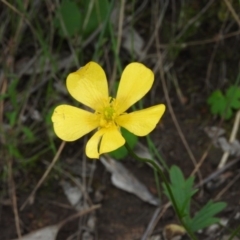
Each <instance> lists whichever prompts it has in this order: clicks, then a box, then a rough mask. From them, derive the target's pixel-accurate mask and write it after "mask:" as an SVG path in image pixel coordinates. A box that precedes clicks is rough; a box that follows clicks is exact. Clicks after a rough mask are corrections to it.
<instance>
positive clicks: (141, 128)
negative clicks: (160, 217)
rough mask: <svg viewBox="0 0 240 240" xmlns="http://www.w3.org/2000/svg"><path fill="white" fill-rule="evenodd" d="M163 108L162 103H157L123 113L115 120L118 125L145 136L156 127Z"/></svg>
mask: <svg viewBox="0 0 240 240" xmlns="http://www.w3.org/2000/svg"><path fill="white" fill-rule="evenodd" d="M165 108H166V107H165V105H164V104H159V105H156V106H153V107H150V108H146V109H143V110H140V111H135V112H132V113H129V114H123V115H120V116H118V117H117V118H116V122H117V124H118V125H119V126H121V127H124V128H126V129H127V130H128V131H130V132H132V133H133V134H135V135H137V136H145V135H147V134H148V133H150V132H151V131H152V130H153V129H154V128H155V127H156V125H157V123H158V121H159V120H160V118H161V117H162V115H163V113H164V111H165Z"/></svg>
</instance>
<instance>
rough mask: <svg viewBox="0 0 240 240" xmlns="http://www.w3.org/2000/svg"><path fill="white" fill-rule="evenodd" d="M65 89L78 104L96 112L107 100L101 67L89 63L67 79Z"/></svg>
mask: <svg viewBox="0 0 240 240" xmlns="http://www.w3.org/2000/svg"><path fill="white" fill-rule="evenodd" d="M67 89H68V91H69V93H70V94H71V95H72V97H74V98H75V99H76V100H78V101H79V102H81V103H83V104H85V105H86V106H88V107H90V108H92V109H94V110H97V109H99V108H100V107H101V105H102V104H103V101H106V100H107V99H108V85H107V78H106V75H105V72H104V70H103V69H102V67H101V66H100V65H99V64H97V63H95V62H89V63H88V64H86V65H85V66H84V67H81V68H80V69H79V70H78V71H76V72H73V73H70V74H69V75H68V77H67Z"/></svg>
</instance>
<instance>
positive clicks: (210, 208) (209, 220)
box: [191, 200, 226, 231]
mask: <svg viewBox="0 0 240 240" xmlns="http://www.w3.org/2000/svg"><path fill="white" fill-rule="evenodd" d="M225 207H226V203H225V202H218V203H214V202H212V201H211V200H210V201H209V202H208V203H207V204H206V205H205V206H204V207H203V208H202V209H200V211H199V212H197V213H196V214H195V216H194V218H193V219H192V221H191V228H192V230H193V231H198V230H200V229H203V228H205V227H207V226H209V225H211V224H213V223H216V222H218V221H219V219H218V218H215V217H214V215H216V214H217V213H219V212H220V211H222V210H223V209H224V208H225Z"/></svg>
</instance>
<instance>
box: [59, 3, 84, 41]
mask: <svg viewBox="0 0 240 240" xmlns="http://www.w3.org/2000/svg"><path fill="white" fill-rule="evenodd" d="M54 23H55V26H56V28H57V29H58V32H59V34H60V35H61V36H62V37H72V36H73V35H75V34H77V33H79V32H80V30H81V27H82V24H83V16H82V14H81V13H80V9H79V6H78V5H77V3H76V2H73V1H71V0H63V1H62V2H61V5H60V7H59V9H58V14H56V18H55V19H54ZM64 28H65V29H64Z"/></svg>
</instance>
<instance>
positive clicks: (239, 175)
mask: <svg viewBox="0 0 240 240" xmlns="http://www.w3.org/2000/svg"><path fill="white" fill-rule="evenodd" d="M239 178H240V172H239V173H238V174H237V175H236V176H235V178H234V179H233V180H232V181H231V182H229V183H228V184H227V186H226V187H225V188H223V189H222V190H221V191H220V192H219V193H218V195H217V196H216V197H215V198H214V201H217V200H219V199H220V198H221V196H222V195H223V194H224V193H225V192H226V191H227V190H228V189H229V188H230V187H231V186H232V185H233V184H234V183H235V182H236V181H237V180H238V179H239Z"/></svg>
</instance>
